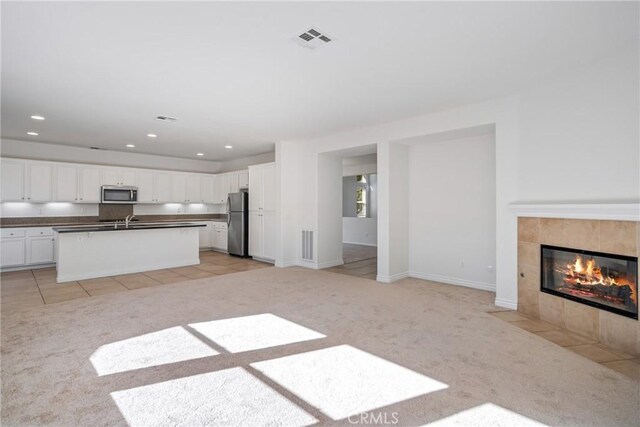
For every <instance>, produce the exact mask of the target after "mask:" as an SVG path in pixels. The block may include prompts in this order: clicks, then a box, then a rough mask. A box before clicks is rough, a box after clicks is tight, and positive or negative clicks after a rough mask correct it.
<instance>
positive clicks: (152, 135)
mask: <svg viewBox="0 0 640 427" xmlns="http://www.w3.org/2000/svg"><path fill="white" fill-rule="evenodd" d="M147 136H148V137H149V138H157V137H158V135H156V134H155V133H148V134H147Z"/></svg>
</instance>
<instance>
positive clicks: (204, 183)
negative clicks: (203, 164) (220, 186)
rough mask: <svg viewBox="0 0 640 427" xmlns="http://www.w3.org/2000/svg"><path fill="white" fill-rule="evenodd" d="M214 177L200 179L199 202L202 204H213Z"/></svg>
mask: <svg viewBox="0 0 640 427" xmlns="http://www.w3.org/2000/svg"><path fill="white" fill-rule="evenodd" d="M215 185H216V180H215V176H213V175H209V176H203V177H201V178H200V200H201V201H202V203H214V202H215V199H214V197H215Z"/></svg>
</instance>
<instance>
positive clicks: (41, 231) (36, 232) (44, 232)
mask: <svg viewBox="0 0 640 427" xmlns="http://www.w3.org/2000/svg"><path fill="white" fill-rule="evenodd" d="M27 236H28V237H45V236H53V229H52V228H50V227H33V228H27Z"/></svg>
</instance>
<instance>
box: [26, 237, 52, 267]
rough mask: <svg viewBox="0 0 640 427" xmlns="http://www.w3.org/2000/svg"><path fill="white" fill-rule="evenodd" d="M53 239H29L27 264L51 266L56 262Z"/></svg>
mask: <svg viewBox="0 0 640 427" xmlns="http://www.w3.org/2000/svg"><path fill="white" fill-rule="evenodd" d="M53 243H54V240H53V237H30V238H28V239H27V264H49V263H52V262H53V260H54V257H53V247H54V244H53Z"/></svg>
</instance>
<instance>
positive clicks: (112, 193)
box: [100, 185, 138, 205]
mask: <svg viewBox="0 0 640 427" xmlns="http://www.w3.org/2000/svg"><path fill="white" fill-rule="evenodd" d="M101 193H102V195H101V197H100V202H101V203H107V204H116V203H119V204H128V205H133V204H135V203H137V202H138V187H128V186H116V185H103V186H102V191H101Z"/></svg>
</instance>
